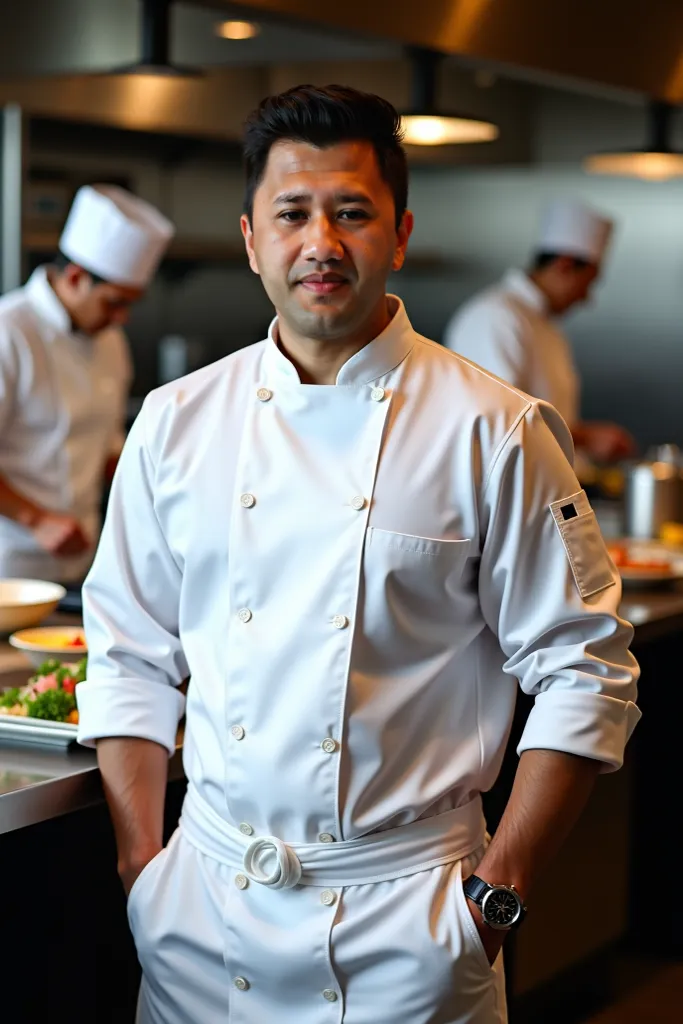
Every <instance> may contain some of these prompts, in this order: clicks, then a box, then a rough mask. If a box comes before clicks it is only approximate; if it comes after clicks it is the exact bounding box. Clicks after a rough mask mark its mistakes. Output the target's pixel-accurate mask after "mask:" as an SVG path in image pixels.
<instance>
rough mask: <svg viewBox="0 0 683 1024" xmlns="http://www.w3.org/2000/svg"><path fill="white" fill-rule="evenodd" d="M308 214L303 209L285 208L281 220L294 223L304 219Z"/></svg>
mask: <svg viewBox="0 0 683 1024" xmlns="http://www.w3.org/2000/svg"><path fill="white" fill-rule="evenodd" d="M305 216H306V214H305V213H304V211H303V210H283V211H282V213H281V214H280V220H284V221H287V223H288V224H293V223H294V222H295V221H298V220H303V219H304V218H305Z"/></svg>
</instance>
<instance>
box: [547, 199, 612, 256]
mask: <svg viewBox="0 0 683 1024" xmlns="http://www.w3.org/2000/svg"><path fill="white" fill-rule="evenodd" d="M613 229H614V221H612V220H609V218H608V217H603V216H602V215H601V214H599V213H597V211H595V210H592V209H591V208H590V207H589V206H585V205H584V204H583V203H579V202H574V201H571V200H561V201H557V202H554V203H552V204H551V205H550V206H548V207H547V208H546V209H545V211H544V213H543V217H542V219H541V230H540V233H539V237H538V241H537V244H536V250H537V252H548V253H557V254H558V256H575V257H576V258H577V259H581V260H587V261H588V262H589V263H600V261H601V260H602V258H603V256H604V255H605V251H606V249H607V246H608V244H609V240H610V237H611V235H612V231H613Z"/></svg>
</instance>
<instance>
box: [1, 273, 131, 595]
mask: <svg viewBox="0 0 683 1024" xmlns="http://www.w3.org/2000/svg"><path fill="white" fill-rule="evenodd" d="M131 378H132V367H131V361H130V356H129V352H128V344H127V341H126V338H125V335H124V334H123V332H122V331H121V330H120V328H118V327H110V328H107V329H106V330H104V331H102V332H101V333H100V334H98V335H96V336H95V337H92V338H90V337H86V336H85V335H82V334H79V333H75V332H74V331H73V330H72V327H71V321H70V318H69V315H68V313H67V311H66V310H65V309H64V307H63V306H62V304H61V302H60V301H59V299H58V298H57V296H56V294H55V293H54V291H53V290H52V288H51V286H50V284H49V281H48V278H47V269H46V268H45V267H39V268H38V269H37V270H36V271H35V273H34V274H33V275H32V276H31V278H30V280H29V281H28V283H27V284H26V285H25V286H24V287H23V288H19V289H17V290H16V291H14V292H10V293H8V294H7V295H5V296H3V298H2V299H0V473H1V474H2V475H3V476H4V477H5V479H6V480H7V482H8V483H9V484H10V485H11V486H12V487H14V488H15V489H16V490H17V491H19V492H20V493H21V494H23V495H25V496H26V497H27V498H28V499H30V500H31V501H34V502H36V503H37V504H39V505H41V506H43V507H45V508H47V509H49V510H50V511H54V512H64V513H68V514H70V515H73V516H75V517H76V518H77V519H78V520H79V521H80V522H81V524H82V526H83V529H84V531H85V533H86V535H87V536H88V537H91V538H92V542H93V544H92V549H91V550H89V551H86V552H84V553H83V554H82V555H78V556H73V557H68V558H56V557H53V556H51V555H49V554H48V553H47V552H45V551H44V550H43V549H42V548H40V547H39V545H38V544H37V543H36V541H35V539H34V537H33V535H32V533H31V532H30V531H29V530H28V529H26V528H25V527H23V526H20V525H19V524H18V523H15V522H13V521H12V520H9V519H6V518H4V517H1V516H0V576H14V577H16V576H26V577H29V578H38V579H51V580H57V581H61V582H69V581H72V580H79V579H82V578H83V576H84V575H85V573H86V572H87V569H88V567H89V566H90V563H91V561H92V557H93V553H94V549H95V545H96V543H97V539H98V536H99V530H100V506H101V501H102V491H103V472H104V467H105V463H106V460H107V458H108V457H109V455H111V454H114V453H116V451H117V450H120V448H121V445H122V443H123V428H124V423H125V412H126V398H127V395H128V390H129V387H130V382H131Z"/></svg>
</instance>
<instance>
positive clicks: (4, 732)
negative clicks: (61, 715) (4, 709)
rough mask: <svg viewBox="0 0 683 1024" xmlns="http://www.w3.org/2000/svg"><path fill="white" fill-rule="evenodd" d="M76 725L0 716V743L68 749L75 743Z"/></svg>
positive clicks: (14, 716)
mask: <svg viewBox="0 0 683 1024" xmlns="http://www.w3.org/2000/svg"><path fill="white" fill-rule="evenodd" d="M77 733H78V726H77V725H70V724H69V723H67V722H47V721H43V720H42V719H41V718H21V717H20V716H19V715H0V741H2V740H3V739H7V740H11V741H12V742H13V743H30V744H33V745H35V744H38V745H40V746H49V747H68V746H69V744H70V743H75V742H76V735H77Z"/></svg>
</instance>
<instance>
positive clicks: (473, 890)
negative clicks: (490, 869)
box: [462, 875, 493, 906]
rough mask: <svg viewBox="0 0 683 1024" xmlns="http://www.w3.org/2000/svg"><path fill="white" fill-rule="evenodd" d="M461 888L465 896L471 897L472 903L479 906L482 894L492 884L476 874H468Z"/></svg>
mask: <svg viewBox="0 0 683 1024" xmlns="http://www.w3.org/2000/svg"><path fill="white" fill-rule="evenodd" d="M462 888H463V892H464V893H465V896H467V897H468V898H469V899H471V900H472V902H473V903H476V904H477V906H480V905H481V901H482V900H483V898H484V896H485V895H486V893H487V892H488V890H489V889H492V888H493V886H492V885H489V883H488V882H485V881H484V879H483V878H478V877H477V875H470V876H469V878H466V879H465V881H464V882H463V886H462Z"/></svg>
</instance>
